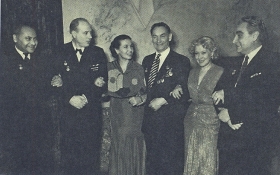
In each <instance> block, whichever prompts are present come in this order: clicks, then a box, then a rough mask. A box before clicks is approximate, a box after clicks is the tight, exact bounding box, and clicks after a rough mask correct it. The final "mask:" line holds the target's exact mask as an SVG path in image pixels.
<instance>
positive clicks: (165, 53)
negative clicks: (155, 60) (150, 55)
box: [156, 47, 170, 59]
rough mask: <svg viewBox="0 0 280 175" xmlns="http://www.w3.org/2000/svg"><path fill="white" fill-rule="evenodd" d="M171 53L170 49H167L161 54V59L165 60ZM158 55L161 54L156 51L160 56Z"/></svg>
mask: <svg viewBox="0 0 280 175" xmlns="http://www.w3.org/2000/svg"><path fill="white" fill-rule="evenodd" d="M169 52H170V47H168V48H167V49H165V51H163V52H161V53H160V58H164V59H165V58H166V57H167V55H168V54H169ZM158 54H159V52H157V51H156V55H158Z"/></svg>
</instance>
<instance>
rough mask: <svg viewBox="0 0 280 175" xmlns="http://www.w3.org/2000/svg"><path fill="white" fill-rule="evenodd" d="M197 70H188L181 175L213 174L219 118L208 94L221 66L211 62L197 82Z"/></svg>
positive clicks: (215, 171) (216, 79)
mask: <svg viewBox="0 0 280 175" xmlns="http://www.w3.org/2000/svg"><path fill="white" fill-rule="evenodd" d="M199 71H200V68H197V69H193V70H191V72H190V76H189V80H188V89H189V93H190V97H191V99H192V103H191V105H190V107H189V109H188V112H187V115H186V116H185V120H184V128H185V165H184V175H216V174H217V139H218V131H219V127H220V121H219V119H218V116H217V113H216V110H215V107H214V104H213V100H212V98H211V95H212V93H213V91H214V89H215V87H216V84H217V82H218V80H219V78H220V76H221V74H222V73H223V68H221V67H219V66H216V65H214V64H213V65H212V67H211V68H210V69H209V70H208V72H207V73H206V74H205V76H204V77H203V79H202V80H201V82H200V84H199V85H198V78H199Z"/></svg>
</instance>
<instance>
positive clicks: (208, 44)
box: [189, 36, 219, 60]
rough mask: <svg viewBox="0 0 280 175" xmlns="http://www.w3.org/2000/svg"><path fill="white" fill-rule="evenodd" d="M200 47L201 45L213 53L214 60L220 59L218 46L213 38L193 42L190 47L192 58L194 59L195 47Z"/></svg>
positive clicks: (205, 37)
mask: <svg viewBox="0 0 280 175" xmlns="http://www.w3.org/2000/svg"><path fill="white" fill-rule="evenodd" d="M198 45H201V46H202V47H203V48H205V49H207V50H209V51H210V52H213V57H212V59H213V60H215V59H218V57H219V51H218V45H217V44H216V43H215V41H214V40H213V39H212V38H211V37H209V36H203V37H200V38H198V39H195V40H194V41H192V43H191V45H190V47H189V53H190V54H191V55H192V57H194V55H195V47H196V46H198Z"/></svg>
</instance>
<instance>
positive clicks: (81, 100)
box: [52, 18, 108, 175]
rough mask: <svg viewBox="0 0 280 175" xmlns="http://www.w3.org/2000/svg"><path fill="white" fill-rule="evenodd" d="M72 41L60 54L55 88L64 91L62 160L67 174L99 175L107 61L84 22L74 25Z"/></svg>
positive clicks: (71, 26)
mask: <svg viewBox="0 0 280 175" xmlns="http://www.w3.org/2000/svg"><path fill="white" fill-rule="evenodd" d="M70 33H71V35H72V41H71V42H69V43H67V44H64V45H63V46H62V47H61V48H60V49H59V50H58V52H57V53H56V55H55V56H56V59H57V60H56V62H57V63H56V67H57V75H56V76H55V77H54V78H53V80H52V85H53V86H58V89H57V90H58V91H61V95H62V96H61V99H62V100H63V105H62V117H61V134H62V142H61V158H62V171H63V172H64V173H65V174H67V175H70V174H99V166H100V147H101V127H102V107H101V95H102V94H103V93H105V92H106V90H107V85H105V82H107V79H108V78H107V77H108V76H107V66H106V63H107V58H106V55H105V53H104V51H103V49H101V48H99V47H97V46H94V45H92V43H91V40H92V27H91V25H90V24H89V22H88V21H87V20H86V19H84V18H77V19H74V20H73V21H72V22H71V24H70Z"/></svg>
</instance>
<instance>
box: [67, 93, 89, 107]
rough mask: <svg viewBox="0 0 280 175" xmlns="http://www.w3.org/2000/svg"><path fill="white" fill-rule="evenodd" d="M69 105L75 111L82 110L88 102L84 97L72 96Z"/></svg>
mask: <svg viewBox="0 0 280 175" xmlns="http://www.w3.org/2000/svg"><path fill="white" fill-rule="evenodd" d="M69 103H70V104H71V105H72V106H74V107H75V108H77V109H81V108H83V107H84V106H85V105H86V104H87V103H88V102H87V98H86V97H85V96H84V95H74V96H73V97H72V98H71V99H70V101H69Z"/></svg>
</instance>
